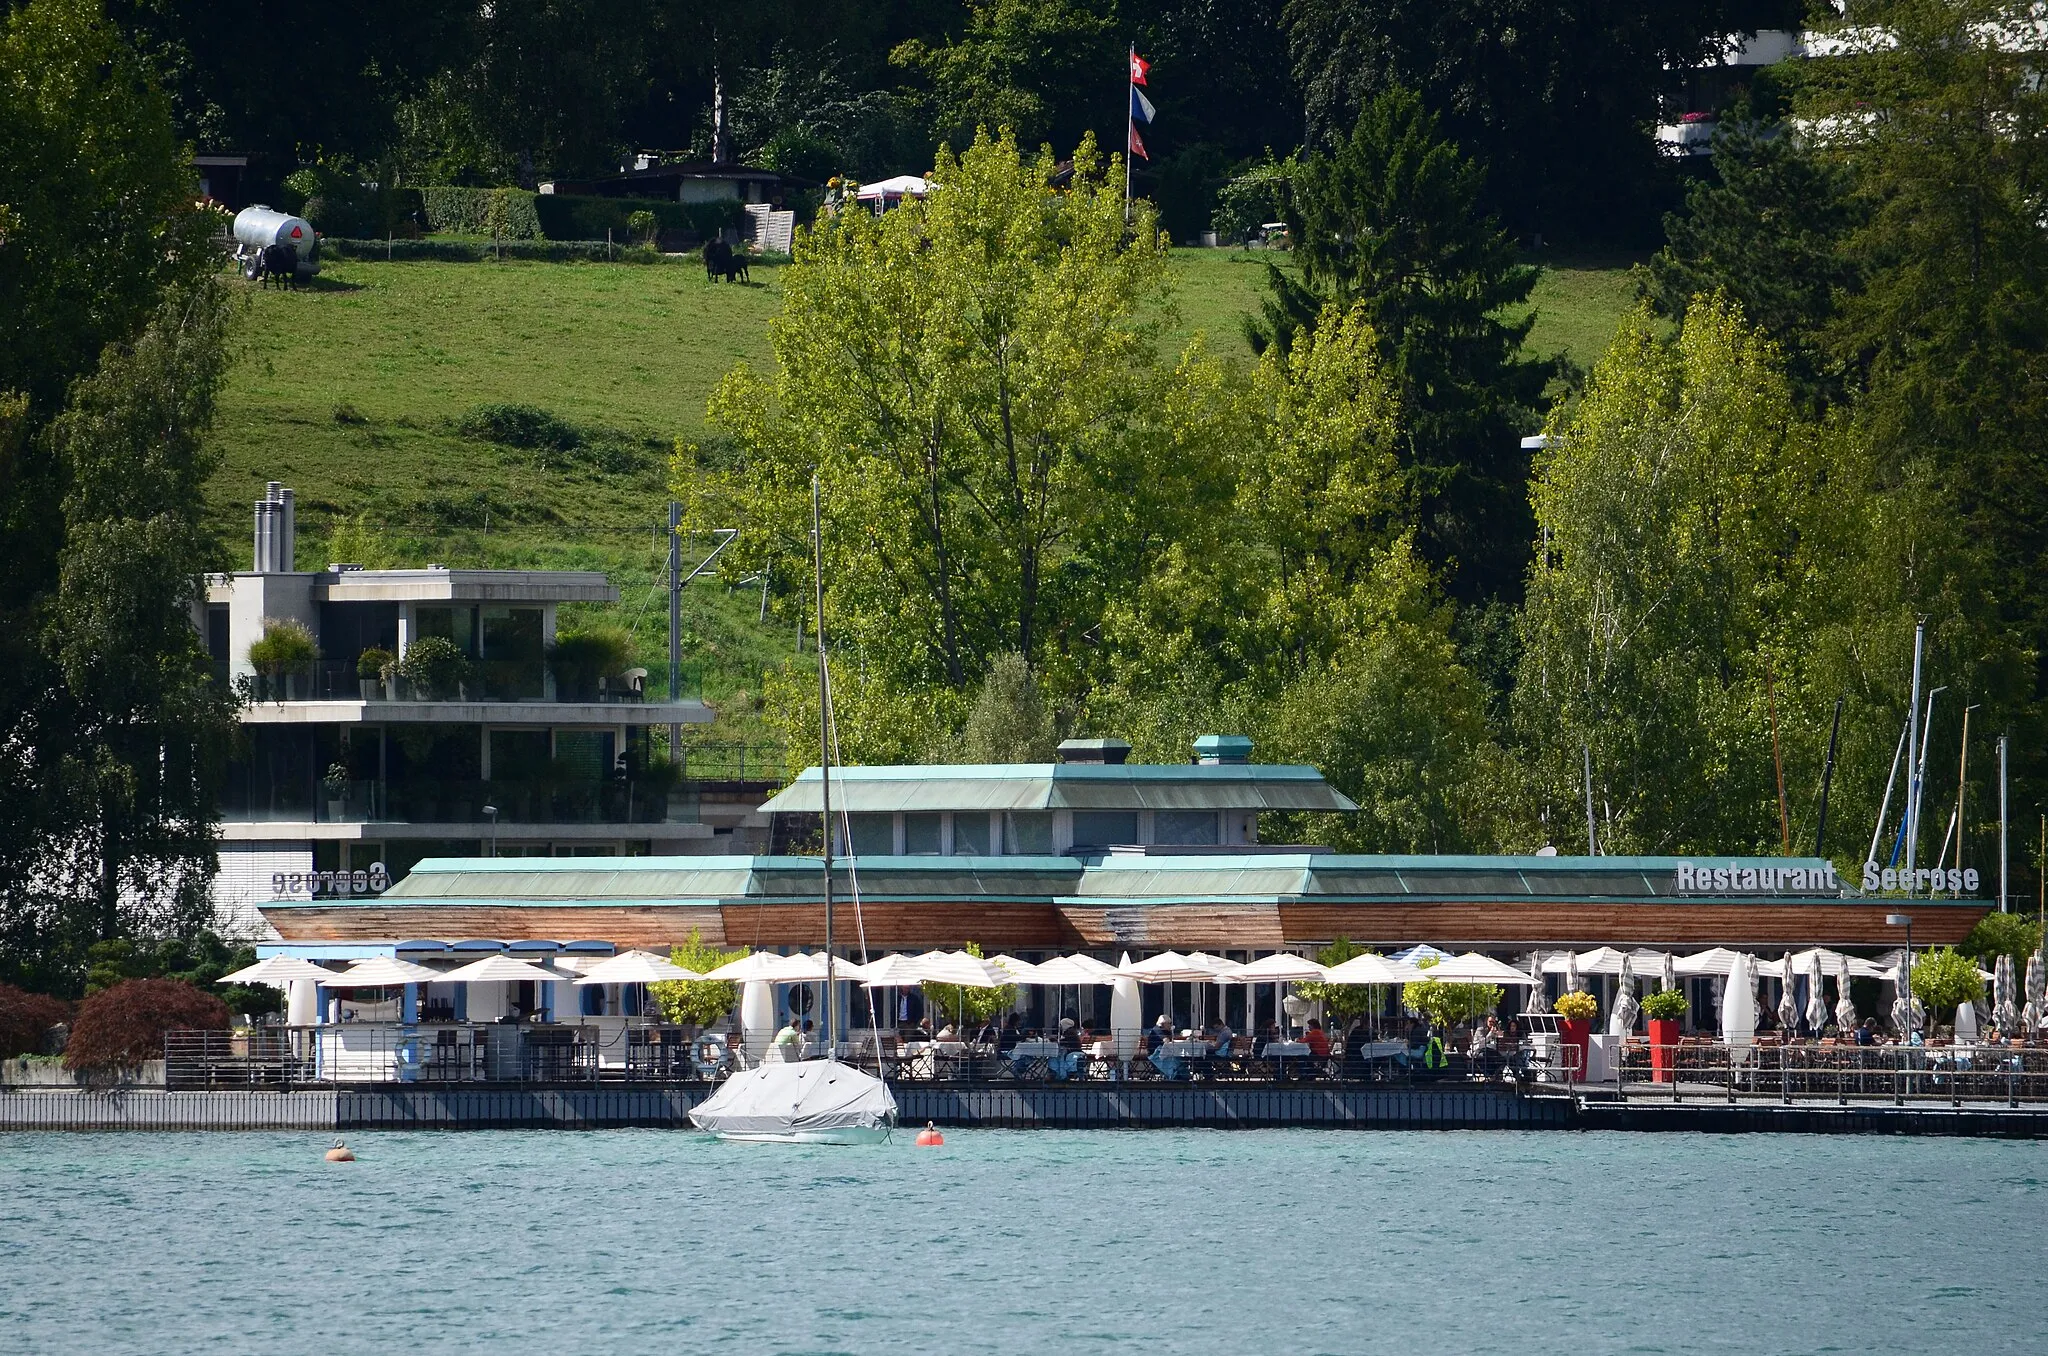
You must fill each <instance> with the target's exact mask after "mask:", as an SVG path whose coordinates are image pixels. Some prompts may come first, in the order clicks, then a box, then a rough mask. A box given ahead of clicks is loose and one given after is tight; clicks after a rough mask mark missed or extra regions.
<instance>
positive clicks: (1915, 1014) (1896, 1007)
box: [1892, 951, 1925, 1039]
mask: <svg viewBox="0 0 2048 1356" xmlns="http://www.w3.org/2000/svg"><path fill="white" fill-rule="evenodd" d="M1892 988H1893V989H1894V990H1895V991H1896V992H1895V994H1894V996H1893V998H1892V1025H1893V1026H1895V1027H1897V1028H1898V1029H1899V1036H1900V1039H1905V1038H1906V1037H1908V1036H1910V1035H1911V1034H1912V1033H1913V1032H1915V1031H1918V1030H1919V1029H1920V1022H1921V1018H1922V1017H1923V1016H1924V1015H1925V1014H1924V1012H1923V1011H1922V1009H1921V1007H1920V1000H1919V999H1917V998H1915V997H1914V996H1913V953H1912V952H1910V951H1902V952H1900V953H1899V963H1898V965H1897V967H1896V968H1894V970H1893V971H1892Z"/></svg>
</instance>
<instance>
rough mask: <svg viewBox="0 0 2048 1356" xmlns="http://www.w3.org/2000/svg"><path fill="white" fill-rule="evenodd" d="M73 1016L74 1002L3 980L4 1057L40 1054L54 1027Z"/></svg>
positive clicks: (0, 1050)
mask: <svg viewBox="0 0 2048 1356" xmlns="http://www.w3.org/2000/svg"><path fill="white" fill-rule="evenodd" d="M70 1020H71V1005H70V1004H69V1003H66V1002H65V1001H64V1000H63V999H61V998H52V997H50V996H49V995H48V994H41V993H30V992H29V991H28V990H26V989H17V988H15V987H14V986H13V985H12V984H0V1059H12V1058H14V1057H15V1056H16V1055H39V1054H41V1053H42V1052H43V1038H44V1037H45V1036H47V1035H49V1033H50V1028H51V1027H53V1026H56V1025H58V1024H59V1023H62V1022H68V1021H70Z"/></svg>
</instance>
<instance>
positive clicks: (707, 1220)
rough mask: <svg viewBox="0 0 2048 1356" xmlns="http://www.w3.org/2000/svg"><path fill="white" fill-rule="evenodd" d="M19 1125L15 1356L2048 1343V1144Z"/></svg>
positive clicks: (3, 1156) (11, 1234) (6, 1272)
mask: <svg viewBox="0 0 2048 1356" xmlns="http://www.w3.org/2000/svg"><path fill="white" fill-rule="evenodd" d="M350 1142H351V1144H352V1145H353V1146H354V1147H355V1149H356V1151H357V1152H358V1153H359V1154H360V1155H361V1159H360V1161H358V1162H356V1163H352V1164H329V1163H325V1162H323V1161H322V1160H321V1152H322V1150H323V1149H324V1148H325V1147H326V1145H327V1139H326V1138H323V1137H321V1136H317V1135H307V1134H184V1135H175V1134H129V1135H78V1134H71V1135H19V1134H17V1135H0V1351H5V1352H15V1353H69V1352H79V1353H92V1356H106V1354H107V1353H113V1352H144V1351H146V1352H188V1351H207V1352H222V1351H250V1352H270V1353H290V1354H291V1356H300V1353H321V1352H372V1351H379V1350H385V1349H391V1350H412V1351H453V1350H468V1349H491V1350H498V1351H506V1352H551V1353H552V1352H562V1353H578V1356H582V1354H583V1353H607V1352H640V1351H645V1352H668V1353H694V1352H948V1353H952V1352H1061V1353H1096V1352H1111V1351H1117V1352H1123V1351H1137V1352H1145V1353H1163V1352H1231V1353H1252V1352H1257V1353H1267V1352H1271V1353H1284V1354H1285V1356H1307V1354H1309V1353H1315V1352H1356V1351H1367V1350H1387V1351H1401V1352H1435V1351H1445V1352H1463V1351H1490V1352H1492V1351H1497V1352H1505V1353H1514V1354H1515V1356H1522V1354H1523V1353H1531V1352H1547V1351H1572V1352H1577V1353H1602V1352H1613V1351H1643V1352H1677V1351H1729V1352H1743V1353H1747V1354H1748V1356H1777V1354H1778V1353H1789V1352H1827V1351H1839V1352H1867V1351H1928V1352H1933V1351H1942V1352H1969V1353H1971V1356H1984V1353H1989V1352H2002V1351H2022V1350H2026V1351H2038V1350H2039V1349H2040V1347H2041V1344H2042V1341H2043V1336H2044V1334H2048V1289H2044V1288H2043V1286H2042V1285H2041V1282H2040V1279H2039V1278H2040V1276H2041V1273H2042V1267H2043V1265H2044V1258H2048V1186H2044V1183H2048V1144H2028V1143H2001V1142H1995V1141H1971V1140H1939V1139H1880V1138H1820V1137H1812V1138H1808V1137H1775V1136H1763V1135H1754V1136H1740V1137H1725V1138H1716V1137H1705V1136H1688V1135H1619V1134H1563V1133H1549V1134H1532V1133H1521V1134H1516V1133H1415V1134H1396V1133H1358V1132H1320V1131H1306V1130H1300V1131H1256V1132H1213V1131H1210V1132H1205V1131H1189V1132H1130V1131H1124V1132H1115V1131H1111V1132H1053V1131H1040V1132H1003V1131H978V1132H977V1131H971V1130H960V1131H953V1132H949V1133H948V1135H947V1144H946V1146H945V1147H944V1148H943V1149H918V1148H915V1147H913V1145H912V1143H911V1137H910V1136H909V1135H907V1134H902V1135H899V1136H898V1137H897V1138H896V1139H895V1141H894V1142H893V1143H891V1144H890V1145H888V1146H887V1147H883V1148H868V1149H827V1148H787V1147H776V1146H758V1145H757V1146H741V1145H726V1144H720V1143H718V1142H716V1141H712V1140H708V1139H705V1138H702V1137H699V1136H696V1135H692V1134H685V1133H672V1132H662V1131H609V1132H600V1133H588V1134H574V1133H515V1132H490V1133H481V1132H479V1133H466V1134H465V1133H442V1134H364V1135H360V1136H351V1137H350Z"/></svg>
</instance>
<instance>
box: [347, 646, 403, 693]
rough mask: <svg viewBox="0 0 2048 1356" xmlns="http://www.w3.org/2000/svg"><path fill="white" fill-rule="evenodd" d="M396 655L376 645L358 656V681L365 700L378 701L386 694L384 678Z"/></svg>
mask: <svg viewBox="0 0 2048 1356" xmlns="http://www.w3.org/2000/svg"><path fill="white" fill-rule="evenodd" d="M395 662H397V661H396V657H395V656H393V655H392V653H391V651H389V650H386V649H381V648H379V647H377V646H375V645H373V646H371V647H370V648H369V649H367V650H365V651H363V652H362V653H361V654H359V655H357V656H356V681H357V682H358V683H359V684H361V685H362V692H363V700H364V701H366V702H373V701H376V700H377V699H378V698H379V697H380V696H382V695H383V694H384V680H385V678H386V677H387V676H388V675H389V673H390V670H391V666H392V664H394V663H395Z"/></svg>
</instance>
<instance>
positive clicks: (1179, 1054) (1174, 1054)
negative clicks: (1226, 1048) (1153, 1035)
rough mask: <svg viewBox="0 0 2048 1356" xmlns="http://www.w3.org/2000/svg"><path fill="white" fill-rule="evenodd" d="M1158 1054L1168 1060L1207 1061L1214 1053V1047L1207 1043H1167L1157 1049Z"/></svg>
mask: <svg viewBox="0 0 2048 1356" xmlns="http://www.w3.org/2000/svg"><path fill="white" fill-rule="evenodd" d="M1159 1053H1160V1054H1162V1055H1165V1056H1166V1057H1167V1058H1168V1059H1207V1058H1208V1057H1209V1056H1210V1055H1213V1054H1215V1053H1216V1047H1215V1046H1213V1045H1211V1044H1209V1042H1207V1041H1168V1042H1166V1044H1164V1045H1162V1046H1160V1047H1159Z"/></svg>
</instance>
